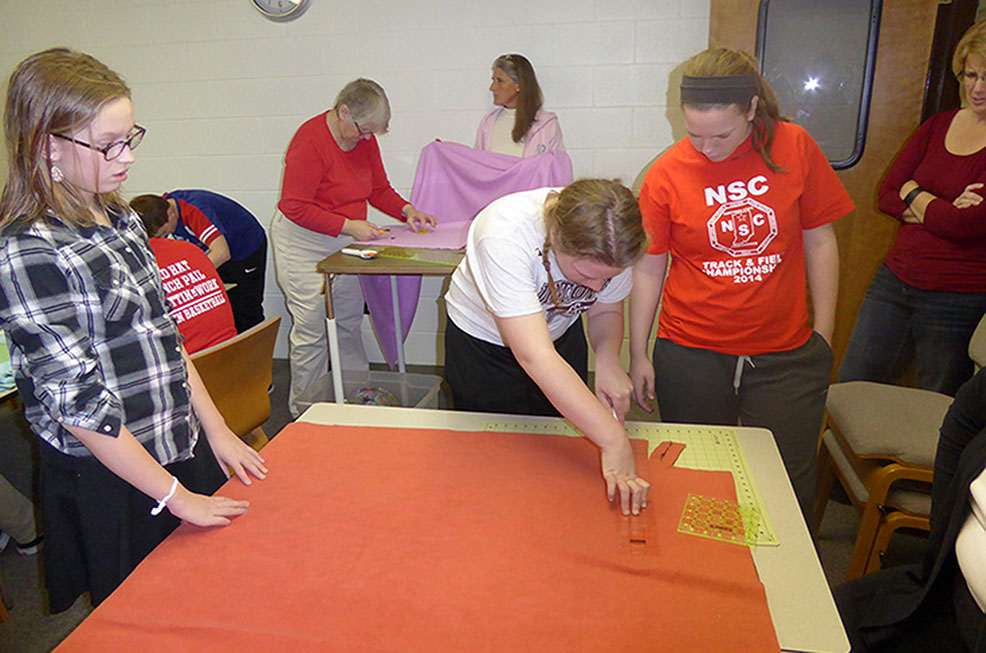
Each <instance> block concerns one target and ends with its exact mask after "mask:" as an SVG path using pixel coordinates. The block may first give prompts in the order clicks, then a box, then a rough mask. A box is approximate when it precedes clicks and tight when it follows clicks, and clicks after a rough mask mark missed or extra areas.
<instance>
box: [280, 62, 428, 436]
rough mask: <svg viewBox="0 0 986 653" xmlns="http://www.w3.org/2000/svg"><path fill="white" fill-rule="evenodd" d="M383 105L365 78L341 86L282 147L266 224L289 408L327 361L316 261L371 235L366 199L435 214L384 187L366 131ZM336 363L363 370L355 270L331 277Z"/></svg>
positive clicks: (402, 215) (416, 221) (411, 213)
mask: <svg viewBox="0 0 986 653" xmlns="http://www.w3.org/2000/svg"><path fill="white" fill-rule="evenodd" d="M389 123H390V103H389V102H388V100H387V95H386V93H384V90H383V88H381V87H380V85H379V84H377V83H376V82H374V81H371V80H369V79H357V80H354V81H352V82H350V83H349V84H347V85H346V86H345V88H343V89H342V91H340V92H339V95H338V97H336V100H335V104H334V106H333V107H332V109H331V110H329V111H326V112H325V113H322V114H319V115H317V116H315V117H314V118H311V119H309V120H308V121H306V122H305V123H304V124H302V125H301V127H300V128H299V129H298V131H297V132H296V133H295V135H294V138H292V139H291V144H290V145H289V146H288V151H287V155H286V156H285V164H284V180H283V182H282V186H281V200H280V202H278V205H277V208H278V212H277V214H275V216H274V220H273V222H272V223H271V229H270V231H271V240H272V242H273V249H274V266H275V271H276V274H277V283H278V285H280V287H281V290H282V291H283V292H284V297H285V301H286V303H287V307H288V312H289V313H290V314H291V318H292V326H291V335H290V341H289V347H290V353H289V357H290V361H291V391H290V395H289V399H288V401H289V406H290V409H291V412H292V414H293V415H295V416H296V417H297V415H298V413H299V412H300V406H299V405H298V397H299V396H300V395H301V394H303V393H304V391H305V390H306V389H307V388H308V386H309V385H310V384H311V383H312V382H314V381H315V380H316V379H318V378H319V377H320V376H321V375H322V374H324V373H325V370H326V369H327V368H328V351H327V344H326V333H325V311H324V310H323V306H324V303H323V301H322V298H321V291H322V283H323V280H322V275H320V274H318V273H317V272H316V271H315V266H316V264H317V263H318V262H319V261H321V260H322V259H323V258H325V257H326V256H329V255H330V254H334V253H335V252H337V251H339V250H340V249H342V248H343V247H344V246H346V245H347V244H348V243H350V242H352V241H353V240H368V239H372V238H376V237H377V235H378V234H379V233H380V230H379V227H378V226H377V225H375V224H373V223H372V222H370V221H368V220H367V215H366V205H367V202H369V203H370V204H371V205H373V207H374V208H376V209H379V210H380V211H382V212H383V213H386V214H387V215H390V216H393V217H394V218H397V219H398V220H401V221H403V222H407V223H408V224H410V225H411V227H412V228H414V229H415V230H417V229H420V228H421V227H422V226H424V225H434V224H435V219H434V218H433V217H432V216H430V215H426V214H424V213H422V212H421V211H418V210H417V209H415V208H414V207H413V206H412V205H411V204H410V202H408V201H407V200H405V199H404V198H402V197H401V196H400V195H399V194H397V192H396V191H395V190H394V189H393V187H392V186H391V185H390V181H389V180H388V179H387V173H386V171H385V170H384V167H383V161H381V159H380V148H379V147H378V146H377V140H376V137H375V134H384V133H386V132H387V126H388V124H389ZM332 297H333V305H334V308H335V313H336V319H337V322H338V329H339V344H340V357H341V358H342V360H341V361H333V364H341V365H342V367H343V369H364V370H365V369H368V362H367V359H366V353H365V351H364V349H363V339H362V336H361V330H360V329H361V327H360V325H361V323H362V318H363V293H362V290H361V289H360V285H359V282H358V280H357V279H356V277H354V276H348V275H347V276H342V277H340V278H339V279H338V280H337V281H336V282H335V283H333V285H332Z"/></svg>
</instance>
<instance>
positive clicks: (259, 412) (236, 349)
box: [191, 317, 281, 451]
mask: <svg viewBox="0 0 986 653" xmlns="http://www.w3.org/2000/svg"><path fill="white" fill-rule="evenodd" d="M280 324H281V318H279V317H275V318H271V319H269V320H267V321H266V322H263V323H262V324H258V325H256V326H254V327H252V328H250V329H248V330H247V331H244V332H243V333H241V334H239V335H237V336H236V337H235V338H230V339H229V340H227V341H225V342H221V343H219V344H218V345H213V346H212V347H209V348H208V349H203V350H201V351H197V352H195V353H194V354H192V356H191V359H192V362H193V363H194V364H195V369H197V370H198V372H199V375H200V376H201V377H202V381H203V382H204V383H205V387H206V389H208V390H209V394H210V395H211V396H212V400H213V401H214V402H215V403H216V407H217V408H218V409H219V412H220V413H221V414H222V416H223V418H224V419H225V420H226V424H227V425H229V428H230V430H232V431H233V433H236V434H237V435H238V436H240V437H241V438H243V440H244V441H245V442H246V443H247V444H249V445H250V446H251V447H253V448H254V449H256V450H257V451H260V449H262V448H263V446H264V445H266V444H267V435H266V434H265V433H264V430H263V428H261V427H262V425H263V423H264V422H266V421H267V418H268V417H270V396H269V395H268V394H267V391H268V388H270V384H271V365H272V363H273V360H274V341H275V340H276V339H277V329H278V327H279V326H280Z"/></svg>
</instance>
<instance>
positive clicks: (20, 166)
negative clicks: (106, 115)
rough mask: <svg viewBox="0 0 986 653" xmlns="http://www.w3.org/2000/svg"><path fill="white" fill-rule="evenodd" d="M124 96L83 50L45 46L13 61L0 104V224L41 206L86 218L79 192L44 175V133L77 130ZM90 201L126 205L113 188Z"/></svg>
mask: <svg viewBox="0 0 986 653" xmlns="http://www.w3.org/2000/svg"><path fill="white" fill-rule="evenodd" d="M129 97H130V89H129V88H128V87H127V85H126V83H125V82H124V81H123V79H121V78H120V76H119V75H117V74H116V73H115V72H113V71H112V70H110V69H109V68H107V67H106V66H105V65H104V64H103V63H102V62H100V61H99V60H97V59H95V58H94V57H92V56H90V55H88V54H84V53H81V52H76V51H74V50H70V49H68V48H51V49H49V50H44V51H42V52H38V53H36V54H33V55H31V56H29V57H28V58H26V59H24V60H23V61H21V62H20V63H19V64H18V65H17V67H16V68H15V69H14V72H13V73H12V74H11V75H10V81H9V83H8V87H7V102H6V105H5V107H4V116H3V125H4V138H5V140H6V145H7V157H8V172H7V183H6V184H5V185H4V189H3V195H2V196H0V226H7V225H8V224H10V223H12V222H15V221H17V222H22V223H24V224H29V223H31V222H33V221H34V220H37V219H38V218H40V217H42V216H43V215H45V214H46V213H47V212H49V211H50V212H52V213H54V214H55V215H56V216H58V217H59V218H60V219H61V220H63V221H65V222H68V223H71V224H76V225H89V224H92V223H93V221H94V220H93V215H92V212H91V211H90V203H89V202H88V201H87V200H86V198H85V197H84V196H83V194H82V193H80V191H79V190H78V189H77V188H75V187H74V186H72V184H71V183H69V181H68V180H67V179H66V180H63V181H61V182H56V181H55V180H54V179H53V178H52V173H51V168H52V163H51V159H50V155H51V152H50V146H49V142H50V135H51V134H69V133H71V132H73V131H76V130H79V129H81V128H83V127H85V126H87V125H88V124H89V123H91V122H92V121H93V120H95V118H96V116H97V114H98V113H99V111H100V109H102V107H103V106H104V105H106V104H107V103H108V102H112V101H113V100H117V99H120V98H129ZM95 202H96V205H97V208H101V209H104V210H106V209H113V210H117V211H126V210H127V204H126V202H124V201H123V199H122V198H121V197H120V196H119V195H118V194H117V193H102V194H99V193H97V194H96V197H95Z"/></svg>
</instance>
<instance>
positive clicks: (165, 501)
mask: <svg viewBox="0 0 986 653" xmlns="http://www.w3.org/2000/svg"><path fill="white" fill-rule="evenodd" d="M177 489H178V479H177V478H175V477H174V476H172V477H171V491H170V492H168V496H166V497H164V498H163V499H161V500H160V501H158V502H157V505H156V506H154V507H153V508H151V517H157V516H158V515H159V514H161V511H162V510H164V507H165V506H167V505H168V502H169V501H171V497H173V496H175V490H177Z"/></svg>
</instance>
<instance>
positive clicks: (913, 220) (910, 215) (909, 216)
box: [900, 209, 921, 224]
mask: <svg viewBox="0 0 986 653" xmlns="http://www.w3.org/2000/svg"><path fill="white" fill-rule="evenodd" d="M900 221H901V222H903V223H904V224H921V218H919V217H918V216H916V215H914V211H912V210H911V209H904V212H903V213H901V214H900Z"/></svg>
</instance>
